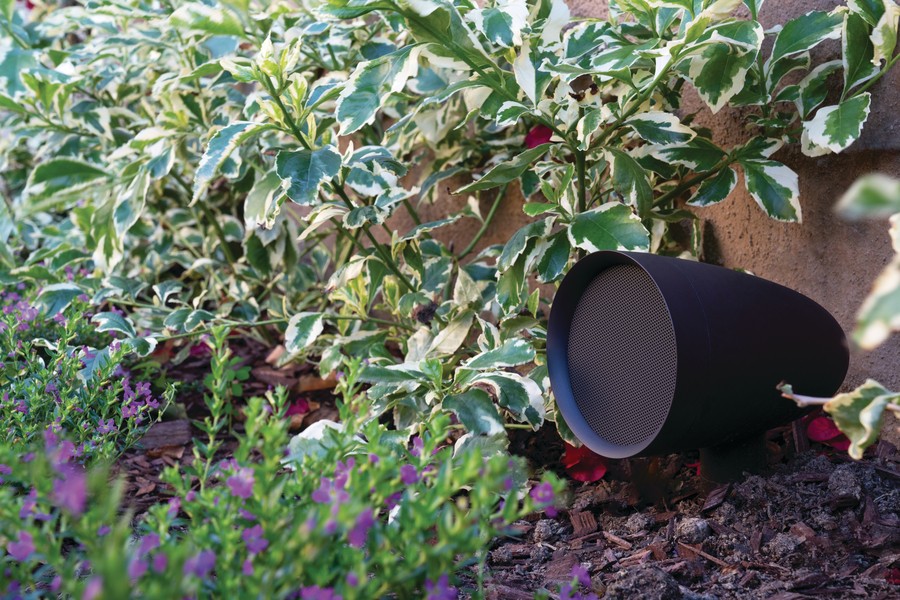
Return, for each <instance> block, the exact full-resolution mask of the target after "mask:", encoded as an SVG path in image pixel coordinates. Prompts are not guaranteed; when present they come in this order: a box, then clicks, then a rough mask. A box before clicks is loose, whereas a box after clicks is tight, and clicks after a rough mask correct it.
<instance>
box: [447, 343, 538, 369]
mask: <svg viewBox="0 0 900 600" xmlns="http://www.w3.org/2000/svg"><path fill="white" fill-rule="evenodd" d="M533 360H534V347H533V346H532V345H531V344H530V343H528V341H527V340H524V339H521V338H516V339H511V340H506V341H505V342H504V343H503V345H502V346H500V347H499V348H494V349H493V350H488V351H486V352H482V353H481V354H476V355H475V356H473V357H472V358H471V359H469V360H468V361H467V362H466V363H465V364H464V365H463V366H464V367H465V368H467V369H473V370H477V371H483V370H485V369H497V368H500V367H516V366H518V365H523V364H525V363H528V362H531V361H533Z"/></svg>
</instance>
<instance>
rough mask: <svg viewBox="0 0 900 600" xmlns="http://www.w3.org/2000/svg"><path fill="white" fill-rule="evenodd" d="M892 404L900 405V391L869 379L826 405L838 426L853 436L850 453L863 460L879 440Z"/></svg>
mask: <svg viewBox="0 0 900 600" xmlns="http://www.w3.org/2000/svg"><path fill="white" fill-rule="evenodd" d="M891 404H893V405H895V406H896V405H897V404H900V394H897V393H896V392H891V391H889V390H887V389H886V388H884V386H882V385H881V384H880V383H878V382H877V381H875V380H874V379H867V380H866V382H865V383H864V384H862V385H861V386H859V387H858V388H856V389H855V390H853V391H852V392H846V393H843V394H838V395H837V396H835V397H834V398H832V399H831V400H829V401H828V402H826V403H825V406H824V408H825V412H827V413H828V414H829V415H831V418H833V419H834V423H835V425H837V426H838V429H840V430H841V431H842V432H843V433H844V435H846V436H847V437H848V438H850V448H849V449H848V453H849V454H850V456H851V457H852V458H854V459H856V460H860V459H861V458H862V456H863V452H864V451H865V449H866V448H867V447H869V446H871V445H872V444H874V443H875V441H876V440H877V439H878V433H879V432H880V431H881V426H882V423H883V420H884V411H885V409H886V408H887V407H888V405H891Z"/></svg>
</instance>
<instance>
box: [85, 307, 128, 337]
mask: <svg viewBox="0 0 900 600" xmlns="http://www.w3.org/2000/svg"><path fill="white" fill-rule="evenodd" d="M91 323H96V324H97V331H116V332H118V333H121V334H124V335H125V336H127V337H130V338H133V337H136V336H137V332H136V331H135V330H134V325H132V324H131V323H130V322H129V321H128V319H126V318H125V317H123V316H122V315H120V314H118V313H114V312H99V313H97V314H96V315H94V316H93V317H92V318H91Z"/></svg>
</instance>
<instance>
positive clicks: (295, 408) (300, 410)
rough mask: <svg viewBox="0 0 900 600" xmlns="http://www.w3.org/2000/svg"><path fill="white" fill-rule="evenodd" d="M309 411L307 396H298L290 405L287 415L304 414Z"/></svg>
mask: <svg viewBox="0 0 900 600" xmlns="http://www.w3.org/2000/svg"><path fill="white" fill-rule="evenodd" d="M308 412H309V402H307V401H306V398H297V399H296V400H294V401H293V402H291V405H290V406H288V409H287V412H286V413H285V415H286V416H288V417H290V416H291V415H304V414H306V413H308Z"/></svg>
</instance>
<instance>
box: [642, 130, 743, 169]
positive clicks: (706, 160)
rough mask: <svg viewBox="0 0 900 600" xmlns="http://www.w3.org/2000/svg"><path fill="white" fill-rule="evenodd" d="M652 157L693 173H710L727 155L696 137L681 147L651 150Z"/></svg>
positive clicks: (663, 147) (713, 145) (707, 141)
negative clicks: (685, 168) (680, 166)
mask: <svg viewBox="0 0 900 600" xmlns="http://www.w3.org/2000/svg"><path fill="white" fill-rule="evenodd" d="M653 155H654V156H655V157H657V158H659V159H660V160H662V161H665V162H671V163H675V164H676V165H682V166H684V167H687V168H689V169H691V170H693V171H710V170H712V169H714V168H715V167H716V165H718V164H719V163H720V162H721V161H722V159H724V158H725V157H726V156H727V154H726V152H725V151H724V150H722V149H721V148H719V147H718V146H716V145H715V144H713V143H712V142H711V141H710V140H708V139H706V138H703V137H697V138H694V139H693V140H692V141H691V142H690V143H688V144H685V145H683V146H661V147H658V148H654V149H653Z"/></svg>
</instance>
